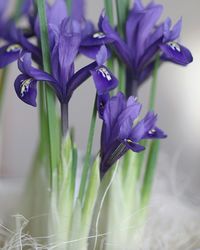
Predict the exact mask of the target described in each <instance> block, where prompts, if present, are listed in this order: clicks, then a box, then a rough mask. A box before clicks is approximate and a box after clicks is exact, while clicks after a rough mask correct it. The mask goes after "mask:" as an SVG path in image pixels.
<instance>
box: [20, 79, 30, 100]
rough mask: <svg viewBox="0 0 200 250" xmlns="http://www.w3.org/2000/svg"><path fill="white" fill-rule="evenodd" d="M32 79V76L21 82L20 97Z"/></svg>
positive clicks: (26, 90) (27, 88)
mask: <svg viewBox="0 0 200 250" xmlns="http://www.w3.org/2000/svg"><path fill="white" fill-rule="evenodd" d="M32 80H33V78H29V79H26V80H24V81H22V84H21V86H20V87H21V91H20V94H21V97H24V95H25V93H27V92H28V90H29V85H30V84H31V81H32Z"/></svg>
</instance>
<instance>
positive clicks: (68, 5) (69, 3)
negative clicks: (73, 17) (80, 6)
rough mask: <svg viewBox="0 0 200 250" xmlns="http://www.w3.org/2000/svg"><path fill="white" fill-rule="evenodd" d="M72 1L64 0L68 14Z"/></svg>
mask: <svg viewBox="0 0 200 250" xmlns="http://www.w3.org/2000/svg"><path fill="white" fill-rule="evenodd" d="M72 1H73V0H66V4H67V11H68V14H70V13H71V8H72Z"/></svg>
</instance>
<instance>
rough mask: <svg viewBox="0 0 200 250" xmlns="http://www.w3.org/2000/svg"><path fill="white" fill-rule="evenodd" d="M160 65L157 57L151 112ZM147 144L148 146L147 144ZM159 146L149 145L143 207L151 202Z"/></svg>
mask: <svg viewBox="0 0 200 250" xmlns="http://www.w3.org/2000/svg"><path fill="white" fill-rule="evenodd" d="M159 64H160V57H159V55H157V57H156V61H155V66H154V71H153V81H152V85H151V92H150V100H149V109H150V110H153V109H154V107H155V99H156V90H157V78H158V68H159ZM145 144H147V142H145ZM159 146H160V141H159V140H155V141H151V142H150V145H149V152H148V158H147V164H146V169H145V174H144V181H143V186H142V191H141V206H142V207H144V206H146V205H148V203H149V200H150V195H151V189H152V185H153V177H154V175H155V169H156V163H157V158H158V153H159ZM143 158H144V157H143ZM142 163H143V159H142V162H141V164H142ZM140 168H141V166H140ZM140 172H141V170H140ZM139 175H140V173H139Z"/></svg>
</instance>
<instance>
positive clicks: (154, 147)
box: [141, 140, 160, 208]
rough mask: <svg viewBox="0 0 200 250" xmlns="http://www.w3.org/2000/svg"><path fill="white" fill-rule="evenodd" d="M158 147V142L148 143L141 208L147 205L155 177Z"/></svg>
mask: <svg viewBox="0 0 200 250" xmlns="http://www.w3.org/2000/svg"><path fill="white" fill-rule="evenodd" d="M159 147H160V141H159V140H154V141H151V143H150V149H149V154H148V159H147V165H146V171H145V175H144V181H143V186H142V191H141V207H142V208H143V207H145V206H147V205H148V203H149V199H150V195H151V190H152V184H153V180H154V175H155V169H156V163H157V158H158V152H159Z"/></svg>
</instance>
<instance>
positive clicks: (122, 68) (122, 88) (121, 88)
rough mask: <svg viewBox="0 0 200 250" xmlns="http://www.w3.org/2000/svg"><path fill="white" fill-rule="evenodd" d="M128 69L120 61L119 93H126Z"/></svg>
mask: <svg viewBox="0 0 200 250" xmlns="http://www.w3.org/2000/svg"><path fill="white" fill-rule="evenodd" d="M125 75H126V69H125V66H124V64H123V63H122V62H121V61H120V60H118V79H119V87H118V89H119V91H121V92H123V93H125V78H126V76H125Z"/></svg>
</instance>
